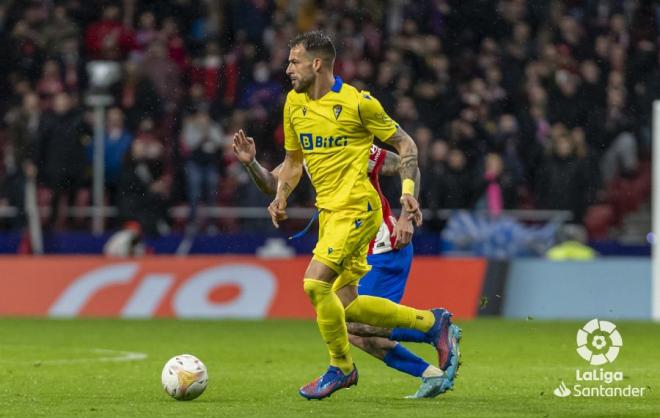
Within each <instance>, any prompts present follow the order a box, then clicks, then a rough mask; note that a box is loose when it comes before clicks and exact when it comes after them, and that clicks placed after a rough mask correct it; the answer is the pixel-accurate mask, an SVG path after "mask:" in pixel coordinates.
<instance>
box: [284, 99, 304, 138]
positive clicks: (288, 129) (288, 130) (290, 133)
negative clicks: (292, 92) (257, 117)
mask: <svg viewBox="0 0 660 418" xmlns="http://www.w3.org/2000/svg"><path fill="white" fill-rule="evenodd" d="M283 113H284V149H285V150H287V151H298V150H299V149H301V147H300V142H299V141H298V138H297V137H296V131H295V130H294V129H293V123H291V101H290V100H289V96H287V98H286V102H285V103H284V112H283Z"/></svg>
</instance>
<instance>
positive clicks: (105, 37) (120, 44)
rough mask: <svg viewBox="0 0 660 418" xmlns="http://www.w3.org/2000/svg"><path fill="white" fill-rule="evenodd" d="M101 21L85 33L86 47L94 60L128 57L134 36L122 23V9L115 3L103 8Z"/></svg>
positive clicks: (93, 24) (92, 25)
mask: <svg viewBox="0 0 660 418" xmlns="http://www.w3.org/2000/svg"><path fill="white" fill-rule="evenodd" d="M101 10H102V15H101V19H100V20H98V21H96V22H93V23H92V24H91V25H89V27H88V28H87V30H86V32H85V46H86V48H87V53H88V54H89V56H90V57H91V58H92V59H106V60H117V59H122V58H124V57H125V56H126V54H127V53H128V51H130V49H131V48H132V45H133V34H132V33H131V31H130V29H129V28H127V27H126V26H124V24H123V23H122V21H121V9H120V8H119V6H118V5H117V4H115V3H108V4H106V5H105V6H104V7H102V8H101Z"/></svg>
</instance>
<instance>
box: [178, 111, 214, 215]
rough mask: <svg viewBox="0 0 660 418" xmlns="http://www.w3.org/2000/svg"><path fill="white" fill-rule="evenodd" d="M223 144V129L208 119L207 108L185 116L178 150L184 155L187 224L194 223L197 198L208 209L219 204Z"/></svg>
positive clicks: (209, 117)
mask: <svg viewBox="0 0 660 418" xmlns="http://www.w3.org/2000/svg"><path fill="white" fill-rule="evenodd" d="M222 145H223V132H222V128H221V127H220V125H218V124H217V123H215V122H214V121H213V120H212V119H211V116H210V115H209V112H208V110H207V109H204V108H198V109H195V110H194V111H193V113H192V114H190V115H189V116H187V117H186V119H185V121H184V122H183V129H182V132H181V148H182V151H183V155H185V156H186V163H185V173H186V186H187V197H188V204H189V205H190V216H189V218H188V222H189V223H190V224H193V223H195V222H196V221H197V205H198V204H199V201H200V199H202V198H204V199H205V202H206V204H207V205H209V206H215V205H216V204H217V202H218V187H219V183H220V171H219V169H218V166H219V160H220V155H219V151H220V148H221V146H222Z"/></svg>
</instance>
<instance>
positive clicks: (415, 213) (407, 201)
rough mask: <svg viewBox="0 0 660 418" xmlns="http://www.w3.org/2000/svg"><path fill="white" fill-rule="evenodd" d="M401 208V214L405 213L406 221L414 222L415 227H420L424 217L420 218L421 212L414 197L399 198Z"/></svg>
mask: <svg viewBox="0 0 660 418" xmlns="http://www.w3.org/2000/svg"><path fill="white" fill-rule="evenodd" d="M401 208H402V210H403V212H402V214H403V213H406V214H407V216H408V219H409V220H411V221H415V225H416V226H417V227H420V226H422V221H423V219H424V217H423V216H422V210H421V209H420V208H419V202H417V199H415V197H414V196H412V195H409V194H404V195H403V196H401Z"/></svg>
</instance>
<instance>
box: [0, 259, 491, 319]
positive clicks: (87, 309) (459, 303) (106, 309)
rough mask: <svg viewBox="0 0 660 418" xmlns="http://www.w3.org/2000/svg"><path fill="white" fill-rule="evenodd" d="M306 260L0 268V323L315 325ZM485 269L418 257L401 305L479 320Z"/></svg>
mask: <svg viewBox="0 0 660 418" xmlns="http://www.w3.org/2000/svg"><path fill="white" fill-rule="evenodd" d="M308 261H309V260H308V258H307V257H296V258H293V259H286V260H263V259H259V258H256V257H241V256H228V257H192V258H186V259H177V258H172V257H149V258H145V259H141V260H135V261H119V260H113V259H108V258H102V257H92V258H90V257H46V258H40V259H36V260H35V259H34V258H27V257H25V258H12V259H5V260H2V270H3V274H2V276H1V277H0V286H2V289H3V292H1V293H0V315H12V316H55V317H79V316H84V317H134V318H141V317H142V318H149V317H178V318H227V317H230V318H231V317H236V318H264V317H268V318H313V317H314V311H313V310H312V307H311V304H310V303H309V300H308V299H307V297H306V295H305V294H304V292H303V290H302V285H301V278H302V277H303V273H304V270H305V267H306V265H307V263H308ZM486 264H487V262H486V261H485V260H482V259H476V258H474V259H456V258H452V259H439V258H436V257H416V259H415V263H414V264H413V269H412V273H411V275H410V279H409V280H410V284H409V285H408V286H407V288H406V293H405V296H404V299H403V303H405V304H408V305H412V306H415V307H419V308H430V307H434V306H445V307H446V308H448V309H450V310H451V311H452V312H454V313H455V315H456V316H457V317H459V318H473V317H475V316H476V314H477V309H478V305H479V298H480V295H481V290H482V286H483V281H484V275H485V271H486Z"/></svg>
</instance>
